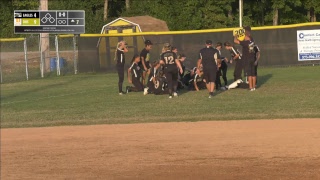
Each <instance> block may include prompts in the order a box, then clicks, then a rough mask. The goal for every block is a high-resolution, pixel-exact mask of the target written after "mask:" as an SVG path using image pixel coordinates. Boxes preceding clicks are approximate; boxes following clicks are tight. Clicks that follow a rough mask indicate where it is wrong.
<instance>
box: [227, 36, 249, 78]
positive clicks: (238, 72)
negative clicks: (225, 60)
mask: <svg viewBox="0 0 320 180" xmlns="http://www.w3.org/2000/svg"><path fill="white" fill-rule="evenodd" d="M224 47H225V48H226V49H227V50H229V51H230V53H231V57H232V58H231V59H230V63H232V62H233V61H235V63H236V66H235V68H234V71H233V80H234V81H237V80H238V79H241V80H242V70H243V66H244V63H243V60H242V57H241V56H242V55H241V53H240V52H239V50H238V49H236V48H235V47H234V46H232V44H231V43H229V42H225V43H224Z"/></svg>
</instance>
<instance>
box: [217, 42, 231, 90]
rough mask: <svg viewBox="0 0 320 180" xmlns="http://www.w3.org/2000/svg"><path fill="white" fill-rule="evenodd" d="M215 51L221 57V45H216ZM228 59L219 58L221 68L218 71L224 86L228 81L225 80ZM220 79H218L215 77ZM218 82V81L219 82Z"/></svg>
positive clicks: (219, 43)
mask: <svg viewBox="0 0 320 180" xmlns="http://www.w3.org/2000/svg"><path fill="white" fill-rule="evenodd" d="M216 49H217V50H218V51H219V55H220V57H221V49H222V43H221V42H218V43H217V45H216ZM227 63H228V59H227V58H226V57H221V67H220V68H219V70H220V71H221V75H222V79H223V81H224V86H226V85H228V79H227V70H228V65H227ZM217 78H219V79H220V77H217ZM219 81H220V80H219Z"/></svg>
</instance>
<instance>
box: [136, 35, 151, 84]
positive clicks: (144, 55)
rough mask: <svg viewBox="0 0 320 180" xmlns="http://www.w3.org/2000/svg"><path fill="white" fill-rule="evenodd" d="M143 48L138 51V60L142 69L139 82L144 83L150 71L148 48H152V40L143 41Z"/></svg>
mask: <svg viewBox="0 0 320 180" xmlns="http://www.w3.org/2000/svg"><path fill="white" fill-rule="evenodd" d="M144 44H145V48H143V49H142V51H141V53H140V57H141V61H140V62H139V66H140V68H141V69H142V70H143V73H142V76H141V77H142V78H141V83H142V84H143V85H145V79H146V76H147V74H149V73H150V71H149V69H150V52H149V51H150V50H151V49H152V42H151V41H150V40H146V41H145V42H144Z"/></svg>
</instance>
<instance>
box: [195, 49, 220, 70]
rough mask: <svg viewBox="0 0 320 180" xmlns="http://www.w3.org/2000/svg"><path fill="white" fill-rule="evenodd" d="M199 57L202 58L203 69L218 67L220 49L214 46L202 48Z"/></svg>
mask: <svg viewBox="0 0 320 180" xmlns="http://www.w3.org/2000/svg"><path fill="white" fill-rule="evenodd" d="M199 59H202V66H203V69H209V70H211V69H217V64H216V61H215V60H216V59H220V55H219V51H218V50H217V49H215V48H213V47H206V48H203V49H201V50H200V53H199Z"/></svg>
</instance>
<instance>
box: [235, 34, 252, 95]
mask: <svg viewBox="0 0 320 180" xmlns="http://www.w3.org/2000/svg"><path fill="white" fill-rule="evenodd" d="M249 35H250V34H249V33H246V35H245V38H244V40H243V41H239V40H238V39H237V37H236V36H234V43H236V44H240V45H241V46H242V54H243V55H242V58H243V60H244V64H245V73H246V75H247V76H248V81H249V89H250V91H255V90H256V89H255V85H256V76H255V72H254V69H255V67H254V60H255V57H254V56H255V53H254V42H253V41H251V37H250V36H249Z"/></svg>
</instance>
